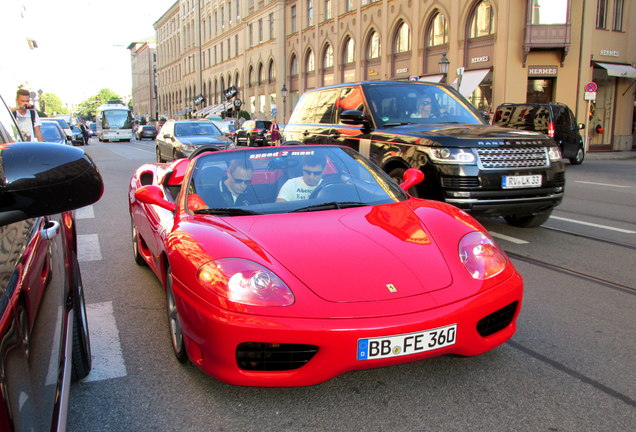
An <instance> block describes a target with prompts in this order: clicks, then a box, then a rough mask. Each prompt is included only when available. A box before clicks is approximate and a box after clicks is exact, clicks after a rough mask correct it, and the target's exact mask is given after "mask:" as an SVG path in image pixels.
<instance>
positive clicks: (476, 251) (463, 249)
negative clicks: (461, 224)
mask: <svg viewBox="0 0 636 432" xmlns="http://www.w3.org/2000/svg"><path fill="white" fill-rule="evenodd" d="M459 259H460V261H461V262H462V263H463V264H464V267H466V270H468V273H470V275H471V276H472V277H473V278H475V279H481V280H484V279H489V278H491V277H493V276H496V275H498V274H499V273H501V272H502V271H503V269H504V268H506V264H507V263H508V260H507V259H506V256H505V255H504V254H503V252H502V251H501V249H499V247H498V246H497V245H496V244H495V243H494V242H493V241H492V239H491V238H490V237H488V236H487V235H486V234H484V233H483V232H471V233H469V234H466V235H465V236H464V237H462V239H461V240H460V241H459Z"/></svg>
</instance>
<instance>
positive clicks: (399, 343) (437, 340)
mask: <svg viewBox="0 0 636 432" xmlns="http://www.w3.org/2000/svg"><path fill="white" fill-rule="evenodd" d="M456 335H457V324H451V325H448V326H445V327H439V328H436V329H433V330H424V331H421V332H416V333H407V334H401V335H395V336H385V337H377V338H366V339H358V360H375V359H383V358H390V357H400V356H404V355H411V354H418V353H422V352H425V351H432V350H435V349H438V348H443V347H447V346H450V345H454V344H455V340H456Z"/></svg>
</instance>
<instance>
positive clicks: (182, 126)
mask: <svg viewBox="0 0 636 432" xmlns="http://www.w3.org/2000/svg"><path fill="white" fill-rule="evenodd" d="M174 135H175V136H178V137H185V136H212V137H218V136H221V135H223V134H222V133H221V131H220V130H219V128H217V127H216V126H215V125H214V124H213V123H203V122H201V123H197V122H192V123H176V124H175V125H174Z"/></svg>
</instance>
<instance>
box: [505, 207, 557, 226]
mask: <svg viewBox="0 0 636 432" xmlns="http://www.w3.org/2000/svg"><path fill="white" fill-rule="evenodd" d="M551 214H552V209H550V210H545V211H542V212H541V213H537V214H534V215H527V216H515V215H511V216H504V219H505V220H506V222H508V224H509V225H512V226H515V227H518V228H535V227H538V226H539V225H541V224H543V223H544V222H545V221H547V220H548V219H549V218H550V215H551Z"/></svg>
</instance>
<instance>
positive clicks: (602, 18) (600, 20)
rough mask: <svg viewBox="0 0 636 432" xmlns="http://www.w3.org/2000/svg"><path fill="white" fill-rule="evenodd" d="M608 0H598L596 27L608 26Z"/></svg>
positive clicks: (604, 27) (603, 27)
mask: <svg viewBox="0 0 636 432" xmlns="http://www.w3.org/2000/svg"><path fill="white" fill-rule="evenodd" d="M606 25H607V0H598V3H597V4H596V28H597V29H606V28H607V26H606Z"/></svg>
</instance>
